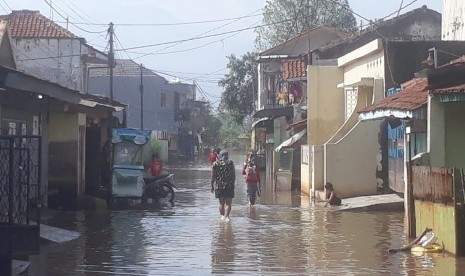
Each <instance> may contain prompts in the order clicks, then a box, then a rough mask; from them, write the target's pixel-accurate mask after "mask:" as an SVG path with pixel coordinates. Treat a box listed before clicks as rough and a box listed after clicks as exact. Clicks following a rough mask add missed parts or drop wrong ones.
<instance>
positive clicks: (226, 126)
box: [220, 116, 243, 148]
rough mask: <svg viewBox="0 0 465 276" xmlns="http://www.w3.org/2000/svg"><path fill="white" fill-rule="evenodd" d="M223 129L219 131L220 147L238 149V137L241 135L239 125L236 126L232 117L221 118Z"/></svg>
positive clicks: (241, 130) (241, 129) (241, 131)
mask: <svg viewBox="0 0 465 276" xmlns="http://www.w3.org/2000/svg"><path fill="white" fill-rule="evenodd" d="M222 120H223V127H222V128H221V130H220V137H221V141H222V147H224V148H232V147H240V141H239V140H238V137H239V135H241V133H243V128H242V126H241V125H239V124H237V123H236V122H235V121H234V120H233V118H232V117H229V116H223V118H222Z"/></svg>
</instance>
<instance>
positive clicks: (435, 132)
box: [427, 96, 446, 167]
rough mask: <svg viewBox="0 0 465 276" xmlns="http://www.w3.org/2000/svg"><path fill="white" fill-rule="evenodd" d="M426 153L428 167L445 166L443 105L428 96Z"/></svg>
mask: <svg viewBox="0 0 465 276" xmlns="http://www.w3.org/2000/svg"><path fill="white" fill-rule="evenodd" d="M427 136H428V138H427V139H428V145H427V147H428V152H429V153H430V165H431V166H435V167H444V166H445V165H446V148H445V143H446V135H445V109H444V104H441V103H438V102H437V100H436V99H434V98H432V97H431V96H429V99H428V127H427Z"/></svg>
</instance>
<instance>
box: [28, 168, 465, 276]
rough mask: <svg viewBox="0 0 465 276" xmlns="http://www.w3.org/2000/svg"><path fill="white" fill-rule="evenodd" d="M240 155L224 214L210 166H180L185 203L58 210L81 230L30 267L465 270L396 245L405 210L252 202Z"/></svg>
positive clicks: (195, 271) (44, 271) (286, 200)
mask: <svg viewBox="0 0 465 276" xmlns="http://www.w3.org/2000/svg"><path fill="white" fill-rule="evenodd" d="M241 162H242V160H238V159H236V169H237V170H238V171H237V176H238V177H237V183H236V197H235V199H234V201H233V208H232V212H231V219H230V221H229V222H222V221H219V213H218V204H217V200H216V199H214V196H213V194H211V193H210V183H209V177H210V169H209V167H208V166H191V167H186V168H179V169H175V170H173V171H174V173H175V182H176V184H177V186H178V187H179V190H176V196H175V206H173V207H171V206H164V207H163V208H162V209H158V210H155V209H149V210H139V209H132V210H131V209H129V210H128V209H125V210H113V211H83V212H77V213H76V212H67V213H57V214H55V215H54V216H50V219H49V220H48V223H49V224H50V225H52V226H57V227H63V228H65V229H69V230H75V231H79V232H80V233H81V234H82V236H81V237H80V238H79V239H77V240H73V241H70V242H66V243H63V244H54V243H44V244H43V245H42V246H41V254H40V255H35V256H32V257H31V258H30V261H32V264H31V266H30V268H29V271H28V273H27V275H40V276H54V275H57V276H62V275H463V273H465V260H464V259H456V258H454V257H452V256H449V255H444V254H430V255H420V256H416V255H412V254H411V253H397V254H389V253H388V252H387V250H388V249H389V248H399V247H401V246H402V245H403V244H405V243H406V240H405V237H404V234H403V232H404V230H403V228H404V218H403V213H400V212H392V213H391V212H375V213H363V212H361V213H353V212H329V211H327V210H326V209H324V208H322V207H321V206H311V204H309V202H308V199H305V198H304V199H302V200H301V198H300V197H299V196H291V195H289V194H279V195H276V196H273V195H271V193H269V192H266V194H267V195H266V196H262V198H261V199H260V203H259V204H258V205H256V206H254V207H252V208H249V206H248V205H247V199H246V196H245V184H244V180H243V178H242V177H241V176H240V171H239V167H240V164H241Z"/></svg>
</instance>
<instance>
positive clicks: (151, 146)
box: [142, 137, 161, 166]
mask: <svg viewBox="0 0 465 276" xmlns="http://www.w3.org/2000/svg"><path fill="white" fill-rule="evenodd" d="M160 151H161V143H160V140H158V139H157V138H155V137H151V138H150V141H149V142H148V143H147V144H146V145H144V147H143V155H142V160H143V164H144V166H148V165H149V164H150V162H151V160H152V155H154V156H155V157H157V158H159V157H160Z"/></svg>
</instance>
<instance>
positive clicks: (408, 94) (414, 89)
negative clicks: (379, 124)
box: [358, 78, 428, 113]
mask: <svg viewBox="0 0 465 276" xmlns="http://www.w3.org/2000/svg"><path fill="white" fill-rule="evenodd" d="M427 103H428V80H427V79H426V78H422V79H412V80H410V81H408V82H406V83H404V84H403V85H402V92H399V93H397V94H394V95H392V96H390V97H386V98H384V99H382V100H381V101H379V102H377V103H375V104H373V105H370V106H368V107H365V108H362V109H361V110H359V111H358V113H365V112H373V111H378V110H386V109H395V110H408V111H413V110H415V109H417V108H420V107H422V106H424V105H426V104H427Z"/></svg>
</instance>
